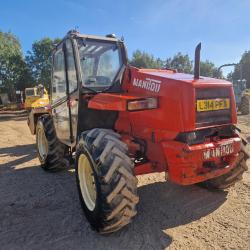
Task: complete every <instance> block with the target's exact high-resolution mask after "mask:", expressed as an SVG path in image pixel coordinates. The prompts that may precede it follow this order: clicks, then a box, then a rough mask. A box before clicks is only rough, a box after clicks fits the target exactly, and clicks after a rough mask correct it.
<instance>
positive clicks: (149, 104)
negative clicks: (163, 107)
mask: <svg viewBox="0 0 250 250" xmlns="http://www.w3.org/2000/svg"><path fill="white" fill-rule="evenodd" d="M127 108H128V111H138V110H145V109H156V108H158V100H157V98H155V97H150V98H145V99H139V100H136V101H135V100H133V101H128V106H127Z"/></svg>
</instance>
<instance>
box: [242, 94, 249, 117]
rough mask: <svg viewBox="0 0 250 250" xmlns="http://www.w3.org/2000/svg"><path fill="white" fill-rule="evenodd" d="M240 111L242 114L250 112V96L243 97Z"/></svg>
mask: <svg viewBox="0 0 250 250" xmlns="http://www.w3.org/2000/svg"><path fill="white" fill-rule="evenodd" d="M240 111H241V114H242V115H248V114H249V113H250V97H249V96H247V95H244V96H243V97H242V98H241V104H240Z"/></svg>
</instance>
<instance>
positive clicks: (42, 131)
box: [36, 115, 68, 171]
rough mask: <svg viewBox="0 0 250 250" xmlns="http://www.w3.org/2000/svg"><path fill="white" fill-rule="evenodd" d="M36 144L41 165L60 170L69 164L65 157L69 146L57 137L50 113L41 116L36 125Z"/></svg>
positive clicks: (49, 169) (45, 167) (47, 168)
mask: <svg viewBox="0 0 250 250" xmlns="http://www.w3.org/2000/svg"><path fill="white" fill-rule="evenodd" d="M36 146H37V153H38V158H39V160H40V163H41V167H42V168H43V169H44V170H48V171H58V170H60V169H64V168H65V167H66V166H67V165H68V161H67V160H66V159H65V158H64V156H65V155H66V154H67V149H68V148H67V146H66V145H64V144H62V143H61V142H60V141H59V140H58V139H57V137H56V132H55V129H54V125H53V121H52V118H51V117H50V116H49V115H43V116H41V117H39V119H38V121H37V126H36Z"/></svg>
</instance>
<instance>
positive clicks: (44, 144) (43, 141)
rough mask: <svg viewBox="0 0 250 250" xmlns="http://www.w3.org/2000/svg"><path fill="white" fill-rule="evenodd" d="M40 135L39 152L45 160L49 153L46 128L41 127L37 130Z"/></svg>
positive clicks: (38, 135)
mask: <svg viewBox="0 0 250 250" xmlns="http://www.w3.org/2000/svg"><path fill="white" fill-rule="evenodd" d="M37 137H38V153H39V155H40V157H41V158H42V159H43V160H44V159H46V157H47V155H48V141H47V138H46V136H45V133H44V130H43V129H42V128H39V129H38V131H37Z"/></svg>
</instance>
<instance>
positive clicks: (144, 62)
mask: <svg viewBox="0 0 250 250" xmlns="http://www.w3.org/2000/svg"><path fill="white" fill-rule="evenodd" d="M130 65H132V66H134V67H137V68H151V69H155V68H162V67H163V65H164V63H163V61H162V60H161V59H160V58H155V57H154V56H153V55H150V54H148V53H146V52H142V51H140V50H136V51H135V52H134V53H133V55H132V58H131V60H130Z"/></svg>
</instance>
